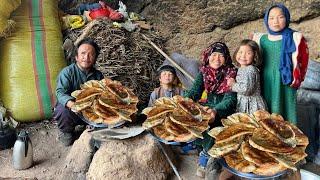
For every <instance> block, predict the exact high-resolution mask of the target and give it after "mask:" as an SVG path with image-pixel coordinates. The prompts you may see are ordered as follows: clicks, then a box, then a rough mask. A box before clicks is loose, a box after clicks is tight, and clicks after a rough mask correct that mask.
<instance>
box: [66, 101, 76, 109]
mask: <svg viewBox="0 0 320 180" xmlns="http://www.w3.org/2000/svg"><path fill="white" fill-rule="evenodd" d="M73 105H74V101H71V100H70V101H68V102H67V104H66V106H67V108H69V109H71V108H72V106H73Z"/></svg>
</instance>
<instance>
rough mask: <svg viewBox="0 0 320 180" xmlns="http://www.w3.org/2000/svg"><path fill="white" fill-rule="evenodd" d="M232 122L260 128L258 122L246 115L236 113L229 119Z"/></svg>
mask: <svg viewBox="0 0 320 180" xmlns="http://www.w3.org/2000/svg"><path fill="white" fill-rule="evenodd" d="M227 119H229V120H231V122H239V123H243V124H248V125H249V126H253V127H259V124H258V123H257V121H256V120H255V119H254V118H253V117H251V116H250V115H249V114H246V113H235V114H232V115H230V116H228V117H227Z"/></svg>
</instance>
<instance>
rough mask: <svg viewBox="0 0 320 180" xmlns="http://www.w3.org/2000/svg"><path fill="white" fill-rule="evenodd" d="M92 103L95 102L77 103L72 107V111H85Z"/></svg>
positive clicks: (90, 100) (89, 100)
mask: <svg viewBox="0 0 320 180" xmlns="http://www.w3.org/2000/svg"><path fill="white" fill-rule="evenodd" d="M92 101H93V100H92V99H88V100H87V101H82V102H78V101H76V102H75V103H74V104H73V106H72V107H71V110H72V111H74V112H80V111H82V110H84V109H87V108H89V107H91V105H92Z"/></svg>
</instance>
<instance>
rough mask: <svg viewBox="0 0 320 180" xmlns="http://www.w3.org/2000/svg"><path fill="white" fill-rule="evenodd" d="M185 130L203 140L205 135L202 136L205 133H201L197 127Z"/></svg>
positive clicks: (187, 127)
mask: <svg viewBox="0 0 320 180" xmlns="http://www.w3.org/2000/svg"><path fill="white" fill-rule="evenodd" d="M184 128H186V130H188V131H189V132H190V133H191V134H192V135H194V136H195V137H197V138H200V139H203V135H202V132H203V131H200V130H199V129H197V128H195V127H189V126H185V127H184Z"/></svg>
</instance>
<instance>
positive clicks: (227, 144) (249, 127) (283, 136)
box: [208, 111, 309, 176]
mask: <svg viewBox="0 0 320 180" xmlns="http://www.w3.org/2000/svg"><path fill="white" fill-rule="evenodd" d="M222 124H223V126H224V127H216V128H213V129H212V130H210V132H209V133H208V134H209V135H210V136H212V137H213V138H215V139H216V142H215V144H214V145H213V147H212V148H211V149H210V150H209V151H208V153H209V154H210V155H211V156H212V157H214V158H218V157H224V159H225V160H226V162H227V164H228V165H229V166H230V167H232V168H234V169H236V170H238V171H240V172H244V173H254V174H258V175H265V176H271V175H274V174H276V173H278V172H281V171H283V170H286V169H287V168H289V169H293V170H297V169H296V167H295V164H297V163H298V162H299V161H301V160H303V159H304V158H305V157H306V156H307V154H306V153H305V149H306V147H307V145H308V144H309V141H308V138H307V137H306V136H305V135H304V134H303V133H302V132H301V131H300V130H299V129H298V128H297V127H296V126H294V125H293V124H290V123H289V122H287V121H284V119H283V118H282V116H280V115H277V114H271V115H270V114H269V113H268V112H266V111H256V112H255V113H253V114H252V115H248V114H245V113H236V114H233V115H231V116H228V117H227V119H223V120H222Z"/></svg>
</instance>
